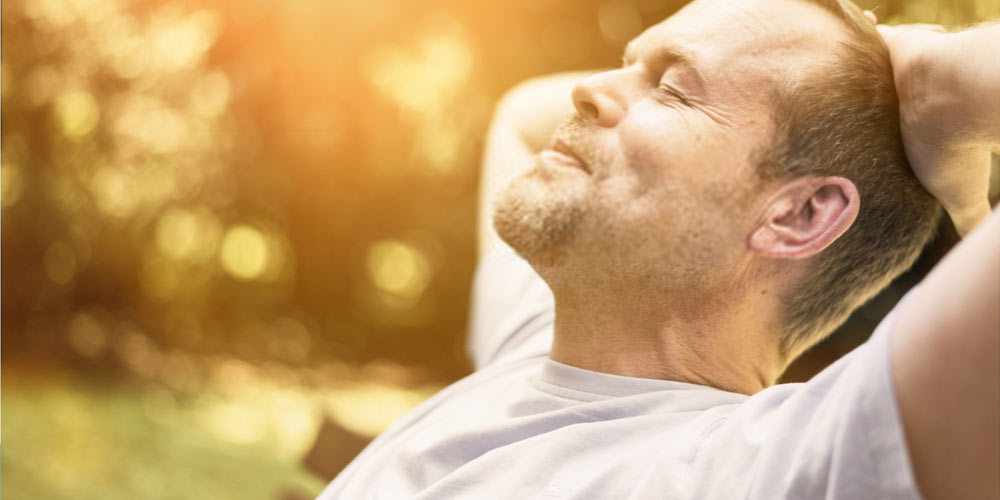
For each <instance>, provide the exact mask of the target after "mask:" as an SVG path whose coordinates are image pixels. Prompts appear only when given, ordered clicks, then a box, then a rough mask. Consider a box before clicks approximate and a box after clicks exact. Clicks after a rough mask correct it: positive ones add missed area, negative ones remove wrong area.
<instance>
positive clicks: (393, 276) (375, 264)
mask: <svg viewBox="0 0 1000 500" xmlns="http://www.w3.org/2000/svg"><path fill="white" fill-rule="evenodd" d="M367 264H368V273H369V275H370V277H371V279H372V281H373V282H374V283H375V285H376V286H377V287H379V288H380V289H382V290H384V291H387V292H390V293H393V294H395V295H399V296H402V297H405V298H413V297H419V296H420V294H422V293H423V292H424V290H425V289H426V288H427V284H428V282H429V281H430V265H429V264H428V261H427V257H426V256H425V255H424V254H423V253H422V252H420V251H419V250H417V249H416V248H414V247H412V246H410V245H407V244H406V243H403V242H400V241H396V240H385V241H380V242H378V243H375V244H374V245H372V247H371V248H370V249H369V250H368V263H367Z"/></svg>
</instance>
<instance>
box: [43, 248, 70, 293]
mask: <svg viewBox="0 0 1000 500" xmlns="http://www.w3.org/2000/svg"><path fill="white" fill-rule="evenodd" d="M42 262H43V265H44V268H45V275H46V276H48V277H49V279H50V280H52V282H53V283H56V284H58V285H65V284H67V283H69V282H70V281H71V280H72V279H73V277H74V276H76V271H77V261H76V254H75V253H74V252H73V249H72V248H70V247H69V245H67V244H65V243H63V242H61V241H57V242H55V243H53V244H51V245H49V248H47V249H46V250H45V255H44V256H43V257H42Z"/></svg>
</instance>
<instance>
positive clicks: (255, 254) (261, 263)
mask: <svg viewBox="0 0 1000 500" xmlns="http://www.w3.org/2000/svg"><path fill="white" fill-rule="evenodd" d="M219 259H220V262H221V263H222V268H223V269H225V270H226V272H227V273H229V274H230V275H232V276H233V277H235V278H239V279H242V280H252V279H256V278H259V277H260V276H261V275H262V274H263V273H264V271H265V270H266V269H267V264H268V244H267V240H266V239H265V238H264V235H263V234H261V232H260V231H258V230H257V229H254V228H253V227H250V226H247V225H242V224H241V225H237V226H233V227H232V228H230V229H229V230H228V231H226V235H225V236H224V237H223V239H222V249H221V252H220V254H219Z"/></svg>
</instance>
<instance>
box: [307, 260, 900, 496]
mask: <svg viewBox="0 0 1000 500" xmlns="http://www.w3.org/2000/svg"><path fill="white" fill-rule="evenodd" d="M472 308H473V310H472V318H471V322H470V323H471V325H470V339H469V348H470V352H471V355H472V357H473V359H474V361H475V363H476V367H477V370H476V372H475V373H473V374H472V375H469V376H468V377H466V378H464V379H462V380H460V381H458V382H456V383H454V384H452V385H451V386H449V387H448V388H446V389H444V390H442V391H441V392H440V393H438V394H437V395H435V396H433V397H432V398H430V399H429V400H427V401H426V402H424V403H423V404H421V405H420V406H419V407H418V408H416V409H414V410H413V411H412V412H411V413H410V414H408V415H407V416H405V417H404V418H402V419H401V420H400V421H399V422H397V423H396V424H394V425H393V426H392V427H391V428H390V429H389V430H387V431H385V432H384V433H383V434H382V435H381V436H379V437H378V438H377V439H376V440H375V441H373V442H372V443H371V444H370V445H369V446H368V448H366V449H365V450H364V451H363V452H362V453H361V454H360V455H359V456H358V457H357V458H355V460H354V461H353V462H352V463H351V464H350V465H349V466H348V467H347V468H346V469H344V470H343V472H341V473H340V475H339V476H338V477H337V478H336V479H335V480H334V481H333V482H332V483H330V485H329V486H327V488H326V489H325V490H324V491H323V493H321V494H320V497H319V498H320V499H321V500H333V499H342V500H365V499H376V498H377V499H387V500H395V499H474V500H488V499H505V500H506V499H517V500H521V499H560V498H566V499H570V498H572V499H697V500H704V499H725V500H731V499H762V500H775V499H785V498H795V499H819V498H827V499H844V500H864V499H886V500H888V499H919V498H920V496H919V494H918V492H917V489H916V485H915V482H914V478H913V474H912V472H911V469H910V465H909V461H908V460H909V459H908V456H907V452H906V446H905V442H904V440H903V434H902V426H901V423H900V418H899V412H898V410H897V407H896V401H895V396H894V392H893V387H892V379H891V377H890V371H889V363H890V359H889V352H890V351H889V335H890V333H891V330H892V318H893V316H894V314H892V313H890V315H889V316H888V317H886V319H885V320H884V321H883V322H882V324H881V325H879V327H878V328H877V329H876V331H875V333H874V334H873V335H872V337H871V339H870V340H869V341H868V342H866V343H865V344H864V345H862V346H861V347H859V348H857V349H855V350H854V351H853V352H851V353H850V354H848V355H846V356H844V357H843V358H842V359H840V360H839V361H837V362H836V363H834V364H833V365H831V366H829V367H828V368H827V369H825V370H823V371H822V372H821V373H820V374H818V375H816V376H815V377H814V378H813V379H812V380H810V381H809V382H807V383H803V384H781V385H777V386H774V387H771V388H768V389H766V390H764V391H761V392H759V393H757V394H755V395H753V396H746V395H742V394H735V393H731V392H726V391H722V390H719V389H714V388H711V387H705V386H700V385H694V384H689V383H683V382H674V381H668V380H653V379H642V378H632V377H622V376H618V375H609V374H605V373H598V372H592V371H588V370H583V369H580V368H575V367H572V366H568V365H564V364H561V363H558V362H555V361H552V360H551V359H549V358H548V353H549V348H550V345H551V341H552V324H553V301H552V296H551V292H550V291H549V289H548V287H547V286H546V285H545V283H544V282H543V281H542V280H541V279H540V278H539V277H538V276H537V274H535V272H534V271H533V270H532V269H531V267H530V266H528V264H527V263H525V262H524V261H523V260H522V259H520V258H519V257H517V256H516V255H514V254H513V252H512V251H510V249H509V248H507V247H500V248H497V249H496V250H494V251H493V252H491V253H490V254H488V255H487V256H486V257H485V258H484V259H483V261H482V262H481V263H480V266H479V269H478V271H477V275H476V282H475V285H474V288H473V301H472Z"/></svg>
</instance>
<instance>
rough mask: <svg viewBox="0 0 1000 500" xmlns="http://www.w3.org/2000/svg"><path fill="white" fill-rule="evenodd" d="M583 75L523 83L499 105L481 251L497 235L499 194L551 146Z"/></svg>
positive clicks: (487, 164) (490, 137)
mask: <svg viewBox="0 0 1000 500" xmlns="http://www.w3.org/2000/svg"><path fill="white" fill-rule="evenodd" d="M585 75H586V74H585V73H560V74H556V75H550V76H545V77H541V78H535V79H532V80H528V81H526V82H524V83H521V84H519V85H517V86H516V87H514V88H513V89H511V90H510V91H508V92H507V94H505V95H504V97H503V98H502V99H501V100H500V102H499V103H498V104H497V107H496V111H495V112H494V115H493V121H492V123H491V125H490V130H489V132H488V134H487V137H486V147H485V151H484V153H483V168H482V177H481V180H480V203H479V250H480V252H483V251H485V250H487V249H489V247H490V246H492V244H493V241H494V240H495V238H496V235H495V233H494V231H493V224H492V213H491V212H492V207H493V202H494V200H495V198H496V195H497V194H498V192H499V191H500V190H501V189H502V188H503V187H504V186H506V185H507V184H508V183H509V182H510V181H511V179H513V178H514V177H516V176H517V175H519V174H521V173H522V172H524V171H525V170H526V169H528V168H530V167H531V161H532V160H531V159H532V156H533V155H534V154H535V153H538V152H539V151H540V150H541V149H543V148H544V147H545V145H546V144H548V141H549V136H551V134H552V132H553V131H554V130H555V129H556V127H557V126H558V125H559V124H560V123H562V122H563V121H565V120H566V119H567V118H569V117H570V116H571V115H572V113H573V101H572V99H571V98H570V93H571V92H572V89H573V85H575V84H576V82H577V81H579V80H580V79H581V78H583V77H584V76H585Z"/></svg>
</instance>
